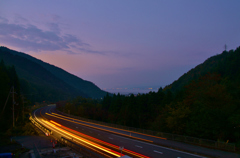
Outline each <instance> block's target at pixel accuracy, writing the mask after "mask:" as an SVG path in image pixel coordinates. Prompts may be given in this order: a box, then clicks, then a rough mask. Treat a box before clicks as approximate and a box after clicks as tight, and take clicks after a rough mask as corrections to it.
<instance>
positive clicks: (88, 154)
mask: <svg viewBox="0 0 240 158" xmlns="http://www.w3.org/2000/svg"><path fill="white" fill-rule="evenodd" d="M59 141H60V143H61V144H64V145H66V146H68V147H71V148H72V149H74V150H76V151H78V152H80V153H81V154H82V155H83V156H84V158H104V157H103V156H101V155H98V154H96V153H94V152H92V151H91V150H89V149H87V148H84V147H82V146H80V145H78V144H76V143H74V142H73V141H71V140H68V139H66V138H64V137H61V139H60V140H59Z"/></svg>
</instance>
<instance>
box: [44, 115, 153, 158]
mask: <svg viewBox="0 0 240 158" xmlns="http://www.w3.org/2000/svg"><path fill="white" fill-rule="evenodd" d="M45 114H47V115H49V116H52V117H56V118H60V119H63V120H66V121H70V122H73V123H77V124H80V125H84V126H88V127H91V128H96V129H100V130H104V131H109V130H106V129H101V128H98V127H94V126H90V125H85V124H82V123H79V122H74V121H72V120H69V119H65V118H62V117H60V116H55V115H52V114H49V113H45ZM109 132H111V133H116V134H119V135H124V136H125V134H121V133H117V132H112V131H109ZM127 136H128V135H127ZM136 138H137V137H136ZM138 139H140V140H141V138H138ZM142 140H145V139H142ZM145 141H148V140H145ZM151 142H152V141H151ZM123 150H124V151H125V152H126V153H129V154H132V155H135V156H137V157H140V158H148V156H145V155H142V154H139V153H136V152H133V151H130V150H127V149H123Z"/></svg>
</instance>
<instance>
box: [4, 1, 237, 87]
mask: <svg viewBox="0 0 240 158" xmlns="http://www.w3.org/2000/svg"><path fill="white" fill-rule="evenodd" d="M239 6H240V0H145V1H144V0H85V1H83V0H34V1H33V0H21V1H19V0H0V45H1V46H6V47H8V48H10V49H14V50H17V51H21V52H24V53H27V54H29V55H31V56H34V57H36V58H38V59H41V60H43V61H45V62H48V63H50V64H53V65H55V66H58V67H60V68H62V69H64V70H66V71H68V72H70V73H72V74H74V75H77V76H79V77H80V78H82V79H84V80H88V81H91V82H93V83H95V84H96V85H97V86H99V87H100V88H101V89H104V88H117V87H118V88H125V87H160V86H162V87H164V86H166V85H168V84H171V83H172V82H173V81H174V80H177V79H178V78H179V77H180V76H181V75H182V74H184V73H186V72H187V71H189V70H190V69H192V68H194V67H195V66H197V65H198V64H200V63H202V62H204V61H205V60H206V59H207V58H209V57H211V56H213V55H216V54H220V53H221V52H222V51H223V50H224V45H225V44H226V45H227V50H230V49H236V47H238V46H240V12H239Z"/></svg>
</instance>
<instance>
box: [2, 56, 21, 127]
mask: <svg viewBox="0 0 240 158" xmlns="http://www.w3.org/2000/svg"><path fill="white" fill-rule="evenodd" d="M13 87H14V91H13ZM13 92H14V93H13ZM13 96H14V113H15V114H14V116H15V119H14V120H15V125H17V124H20V123H21V122H22V121H23V119H25V115H24V114H23V99H24V98H22V95H21V90H20V83H19V79H18V76H17V73H16V70H15V67H14V66H10V67H6V66H5V64H4V61H3V60H1V62H0V120H1V121H0V127H1V128H0V132H5V131H6V130H7V129H9V128H10V127H12V126H13Z"/></svg>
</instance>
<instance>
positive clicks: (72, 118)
mask: <svg viewBox="0 0 240 158" xmlns="http://www.w3.org/2000/svg"><path fill="white" fill-rule="evenodd" d="M52 114H53V115H59V116H62V117H65V118H69V119H71V120H76V121H81V122H85V123H89V124H94V125H97V126H102V127H107V128H112V129H117V130H122V131H125V132H129V133H136V134H140V135H145V136H149V137H154V138H159V139H164V140H167V138H163V137H158V136H153V135H149V134H144V133H139V132H135V131H129V130H124V129H120V128H115V127H110V126H106V125H100V124H97V123H93V122H87V121H83V120H79V119H75V118H71V117H68V116H64V115H60V114H57V113H54V112H52ZM146 141H149V140H146Z"/></svg>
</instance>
